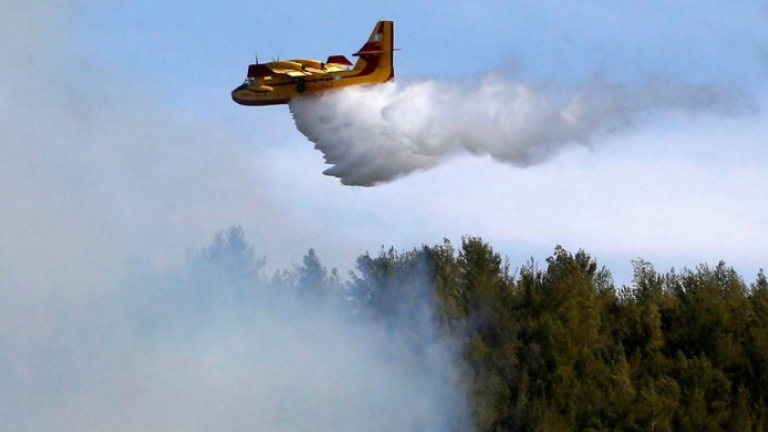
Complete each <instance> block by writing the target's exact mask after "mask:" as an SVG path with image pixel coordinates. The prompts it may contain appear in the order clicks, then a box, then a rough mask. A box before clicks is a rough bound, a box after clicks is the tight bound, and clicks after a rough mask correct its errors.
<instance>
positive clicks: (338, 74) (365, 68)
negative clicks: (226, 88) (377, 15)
mask: <svg viewBox="0 0 768 432" xmlns="http://www.w3.org/2000/svg"><path fill="white" fill-rule="evenodd" d="M394 33H395V29H394V23H393V22H392V21H379V22H378V23H376V27H374V29H373V32H372V33H371V36H370V38H368V41H367V42H366V43H365V45H363V47H362V48H360V50H358V51H357V52H356V53H354V54H352V55H353V56H355V57H357V58H358V59H357V62H355V63H354V65H353V64H352V62H350V61H349V60H347V58H346V57H344V56H343V55H332V56H330V57H328V59H327V60H326V61H320V60H307V59H296V60H287V61H279V60H278V61H272V62H268V63H258V61H257V62H256V63H254V64H251V65H249V66H248V74H247V77H246V79H245V82H244V83H243V84H241V85H240V86H238V87H237V88H236V89H234V90H232V100H234V101H235V102H237V103H239V104H240V105H246V106H262V105H278V104H285V103H288V101H290V100H291V99H293V98H295V97H298V96H304V95H309V94H314V93H320V92H324V91H328V90H332V89H339V88H342V87H348V86H354V85H365V84H369V85H370V84H381V83H385V82H387V81H391V80H393V79H394V78H395V65H394V56H393V54H394V51H396V50H395V48H394V37H395V35H394Z"/></svg>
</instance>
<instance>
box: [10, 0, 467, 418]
mask: <svg viewBox="0 0 768 432" xmlns="http://www.w3.org/2000/svg"><path fill="white" fill-rule="evenodd" d="M4 6H5V7H4V8H3V9H4V12H3V14H0V40H2V43H0V54H2V57H3V61H2V62H0V209H2V210H1V211H0V431H1V432H35V431H40V432H42V431H51V430H58V431H83V430H93V431H104V432H117V431H136V430H146V431H169V430H185V431H193V432H197V431H243V430H269V431H276V432H278V431H299V430H302V431H305V430H314V431H334V432H343V431H360V430H371V431H382V430H403V431H408V430H412V431H417V430H419V431H420V430H437V431H439V430H446V423H445V422H449V421H451V419H453V420H456V419H457V418H458V417H460V416H461V415H462V414H461V413H462V412H463V411H462V410H463V407H462V404H463V402H462V400H461V396H460V394H459V393H453V391H454V390H453V389H451V388H446V387H445V386H443V385H441V384H440V383H438V382H437V380H438V378H442V377H443V375H442V374H443V373H451V371H450V367H452V366H451V365H450V364H448V363H445V364H443V365H438V363H436V362H435V363H432V367H433V369H431V372H430V373H424V364H423V361H424V359H420V358H415V357H414V356H413V355H409V354H408V351H407V350H406V349H405V348H404V346H403V343H402V341H401V340H400V337H399V334H398V333H397V332H395V333H391V332H389V333H388V332H385V331H384V330H383V329H382V328H381V327H380V326H378V325H376V324H375V323H374V322H371V321H368V320H366V319H364V318H363V317H349V316H348V315H345V314H344V313H343V312H342V310H343V309H342V308H340V307H337V306H336V305H334V304H332V303H331V304H327V305H324V306H318V305H314V304H312V305H310V304H308V303H307V302H306V301H304V300H302V299H300V298H296V297H295V296H294V295H292V294H290V293H282V294H277V293H271V294H269V292H268V291H265V290H266V288H264V287H261V288H262V291H261V294H259V295H258V299H259V301H258V302H255V301H249V302H247V304H245V305H244V304H243V302H242V298H241V297H238V298H237V299H235V298H233V297H232V295H231V293H229V294H228V291H227V289H228V288H227V287H228V286H230V285H231V281H230V280H228V279H227V277H226V275H218V276H216V277H214V278H209V279H206V280H205V281H204V283H203V282H200V281H198V282H197V283H198V288H200V289H199V290H198V291H194V292H193V291H190V290H188V289H187V290H184V289H182V288H183V287H182V286H179V285H180V284H179V283H178V282H174V280H176V278H174V277H173V276H172V275H173V273H174V271H178V272H182V273H183V272H184V269H180V268H178V264H177V263H176V261H178V260H176V259H174V258H173V256H174V255H177V254H179V251H182V252H183V250H184V249H185V248H188V247H194V248H197V247H199V245H201V244H202V243H203V242H205V241H208V239H209V236H210V234H211V228H210V227H211V225H214V226H216V228H222V227H224V226H226V225H228V224H229V223H232V221H237V220H239V219H238V218H241V217H244V215H250V216H249V220H250V221H251V222H252V223H254V224H255V225H257V226H260V227H261V231H260V232H257V233H256V235H255V237H257V238H258V239H259V242H260V244H261V243H264V244H270V246H269V247H270V252H272V253H274V251H276V250H280V248H281V245H283V243H284V242H285V238H286V233H288V232H290V231H292V232H295V233H296V236H299V237H301V236H302V235H306V232H305V231H302V230H301V229H296V230H291V229H290V223H291V218H290V216H288V217H287V216H286V215H285V214H284V213H283V212H278V211H276V210H275V207H274V205H273V202H272V200H271V198H270V197H268V196H267V195H266V194H264V193H262V192H261V189H262V187H255V186H254V185H257V186H259V185H262V184H263V183H262V182H261V180H262V179H263V176H266V175H267V173H266V171H265V170H254V169H253V168H252V167H250V166H249V165H248V163H249V161H247V160H245V158H244V157H243V152H242V151H241V150H239V149H238V148H237V140H236V139H234V138H233V137H232V135H231V134H230V133H228V132H227V130H226V128H225V127H223V126H220V125H215V124H211V123H208V122H204V121H200V120H199V119H195V118H194V117H193V116H191V115H189V114H188V113H185V112H179V111H178V110H174V109H171V108H169V107H168V106H164V105H163V104H162V102H158V101H156V100H153V99H151V98H148V97H146V96H145V95H143V94H142V93H141V91H140V89H138V88H137V87H135V84H136V83H135V82H131V81H130V80H125V79H122V80H120V81H119V83H120V85H119V86H116V85H114V84H115V82H118V81H115V80H114V78H115V76H114V75H112V73H111V71H104V70H99V67H98V65H96V64H94V62H93V61H92V59H87V60H86V59H84V57H85V56H83V55H82V53H81V52H79V51H78V50H77V49H76V45H77V44H76V42H75V36H74V34H73V25H74V23H75V22H76V17H77V15H78V13H80V12H81V11H80V7H81V5H80V4H78V3H76V2H60V1H42V2H34V3H30V2H26V1H15V0H12V1H11V2H10V4H4ZM121 78H124V77H121ZM270 233H271V234H270ZM251 235H253V234H251ZM298 258H300V257H294V259H298ZM157 263H159V264H157ZM174 269H175V270H174ZM168 272H170V273H171V275H168ZM192 280H193V281H194V278H193V279H192ZM254 289H255V288H254ZM202 292H205V293H207V294H206V296H205V297H204V299H206V300H207V302H206V303H207V304H208V305H209V309H207V310H206V313H200V312H199V311H198V310H197V309H195V308H193V307H189V306H188V304H197V303H200V302H201V296H202V294H201V293H202ZM446 349H447V348H446ZM433 352H434V353H435V356H436V357H439V356H441V355H443V354H446V355H448V356H449V357H450V355H451V354H450V353H449V352H447V351H443V348H441V346H440V344H439V343H437V341H436V344H435V345H434V351H433ZM446 358H448V357H446ZM443 366H445V367H443ZM451 395H455V396H456V397H455V398H453V397H452V396H451ZM444 411H445V412H444ZM451 413H454V414H451Z"/></svg>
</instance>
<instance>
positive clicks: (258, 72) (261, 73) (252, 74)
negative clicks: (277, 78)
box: [248, 63, 275, 78]
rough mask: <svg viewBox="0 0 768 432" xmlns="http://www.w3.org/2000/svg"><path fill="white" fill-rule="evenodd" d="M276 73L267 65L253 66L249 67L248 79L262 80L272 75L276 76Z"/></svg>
mask: <svg viewBox="0 0 768 432" xmlns="http://www.w3.org/2000/svg"><path fill="white" fill-rule="evenodd" d="M274 74H275V71H273V70H272V69H270V68H269V67H268V66H267V65H264V64H260V63H257V64H252V65H250V66H248V77H249V78H262V77H266V76H270V75H274Z"/></svg>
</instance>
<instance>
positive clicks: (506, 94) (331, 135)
mask: <svg viewBox="0 0 768 432" xmlns="http://www.w3.org/2000/svg"><path fill="white" fill-rule="evenodd" d="M739 105H740V104H739V103H737V101H736V98H734V97H732V96H730V95H725V94H723V93H721V92H718V91H716V90H715V89H712V88H710V87H706V86H696V85H685V84H673V83H668V82H664V81H659V80H649V81H648V82H646V83H645V84H643V85H640V86H637V87H628V86H625V85H620V84H613V83H608V82H605V81H603V80H599V79H595V80H592V81H589V82H586V83H584V84H583V85H581V86H579V87H578V88H574V87H572V86H570V87H568V86H564V85H557V84H553V83H550V84H541V85H530V84H523V83H518V82H514V81H510V80H507V79H504V78H501V77H498V76H494V75H490V76H488V77H486V78H485V79H484V80H483V81H482V83H481V84H480V85H479V86H477V87H476V88H469V87H466V86H461V85H458V84H454V83H449V82H439V81H417V82H402V83H400V82H397V83H388V84H384V85H379V86H372V87H353V88H348V89H343V90H341V91H337V92H328V93H323V94H322V95H321V96H319V97H317V96H315V97H313V96H310V97H303V98H298V99H294V100H293V101H291V103H290V107H291V112H292V113H293V117H294V120H295V122H296V127H297V128H298V129H299V131H301V133H303V134H304V135H306V136H307V138H308V139H309V140H310V141H312V142H314V143H315V148H316V149H318V150H320V151H321V152H323V155H324V158H325V162H326V163H328V164H330V165H333V166H332V167H330V168H328V169H327V170H326V171H325V172H324V173H325V174H326V175H330V176H335V177H338V178H339V179H340V180H341V182H342V183H343V184H345V185H357V186H373V185H376V184H380V183H386V182H389V181H392V180H394V179H396V178H398V177H401V176H403V175H406V174H408V173H411V172H413V171H416V170H423V169H428V168H431V167H434V166H435V165H437V164H439V163H440V162H441V161H444V160H446V159H448V158H450V157H452V156H455V155H458V154H462V153H471V154H474V155H489V156H491V157H493V158H494V159H496V160H498V161H501V162H505V163H509V164H512V165H515V166H518V167H525V166H529V165H533V164H539V163H542V162H544V161H546V160H548V159H550V158H551V157H552V156H553V155H555V154H557V152H558V151H560V150H562V149H563V148H564V147H566V146H569V145H575V144H579V145H586V146H589V145H591V144H593V143H597V142H599V141H600V140H602V139H604V138H605V137H606V136H608V135H611V134H618V133H623V132H626V131H628V130H630V129H631V128H632V127H633V126H635V125H636V124H638V123H639V121H641V120H642V119H644V118H646V117H648V116H651V115H654V114H657V113H661V112H683V113H689V114H695V113H717V114H723V113H729V112H731V111H733V110H734V109H735V108H736V107H738V106H739Z"/></svg>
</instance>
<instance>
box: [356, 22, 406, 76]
mask: <svg viewBox="0 0 768 432" xmlns="http://www.w3.org/2000/svg"><path fill="white" fill-rule="evenodd" d="M394 51H395V24H394V23H393V22H392V21H379V22H378V23H376V27H374V28H373V32H372V33H371V36H370V37H369V38H368V41H367V42H366V43H365V45H363V47H362V48H360V49H359V50H358V51H357V52H356V53H354V54H352V55H353V56H355V57H358V60H357V62H356V63H355V67H354V68H353V69H354V70H359V71H366V70H371V69H379V68H384V69H389V78H388V79H387V81H390V80H392V79H393V78H394V77H395V62H394Z"/></svg>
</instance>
